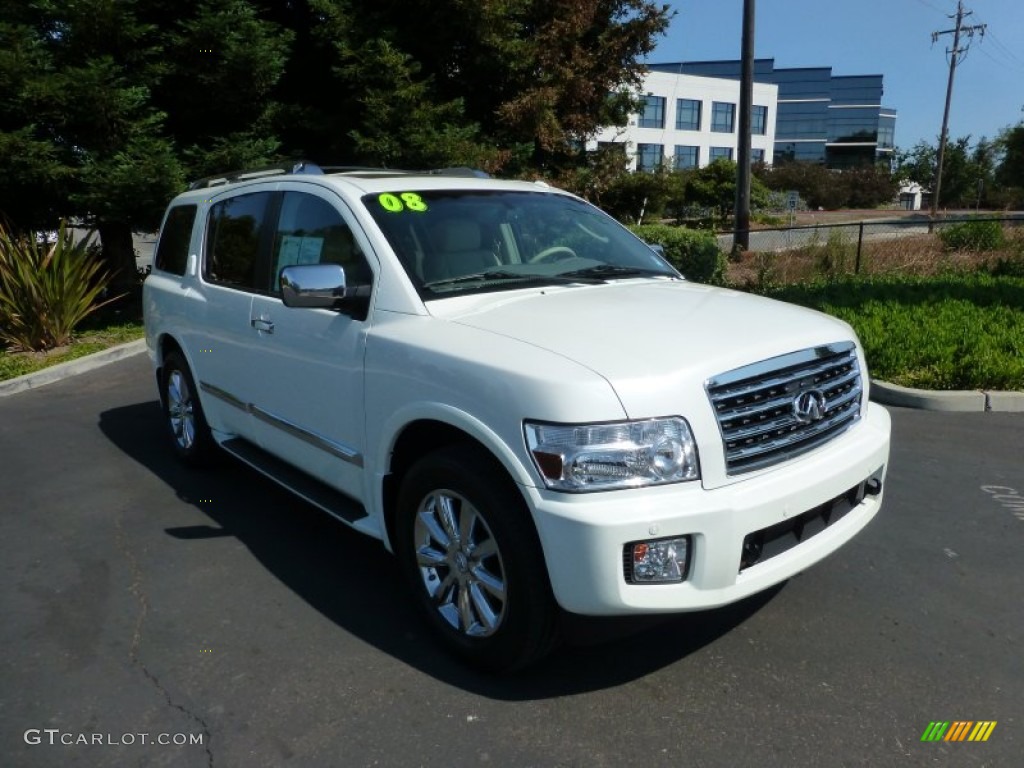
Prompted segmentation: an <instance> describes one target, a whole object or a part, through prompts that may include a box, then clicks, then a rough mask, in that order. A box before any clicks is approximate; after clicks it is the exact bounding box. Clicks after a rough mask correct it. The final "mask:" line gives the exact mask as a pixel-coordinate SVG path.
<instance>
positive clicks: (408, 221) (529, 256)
mask: <svg viewBox="0 0 1024 768" xmlns="http://www.w3.org/2000/svg"><path fill="white" fill-rule="evenodd" d="M363 204H364V205H366V207H367V209H368V210H369V211H370V213H371V214H372V215H373V218H374V219H375V220H376V222H377V224H378V225H379V226H380V228H381V230H382V231H383V232H384V235H385V236H386V237H387V239H388V242H389V243H390V244H391V247H392V248H393V249H394V251H395V253H396V254H398V258H399V259H400V260H401V262H402V265H403V266H404V267H405V270H406V272H408V274H409V276H410V278H411V279H412V281H413V283H414V284H415V285H416V287H417V289H418V290H419V291H420V295H421V296H423V297H424V298H427V299H429V298H440V297H442V296H451V295H453V294H458V293H469V292H479V291H495V290H504V289H509V288H519V287H523V286H524V285H526V284H533V283H548V284H554V283H576V284H580V283H594V282H605V281H607V280H617V279H624V278H630V277H649V276H663V277H673V278H678V277H679V273H678V272H676V271H675V270H674V269H673V268H672V267H671V266H669V264H668V263H667V262H665V260H664V259H662V258H661V257H660V256H659V255H658V254H656V253H655V252H654V251H653V250H652V249H651V248H650V247H649V246H647V245H645V244H644V243H643V242H642V241H640V240H639V239H637V238H636V237H635V236H634V235H633V234H632V233H631V232H629V231H628V230H627V229H625V228H624V227H622V226H621V225H620V224H619V223H618V222H616V221H615V220H614V219H612V218H611V217H609V216H607V215H605V214H604V213H602V212H601V211H599V210H597V209H596V208H594V207H593V206H590V205H588V204H586V203H584V202H581V201H579V200H576V199H575V198H571V197H566V196H565V195H560V194H556V193H551V192H540V191H538V192H532V191H524V192H507V191H500V192H498V191H454V190H435V191H429V192H428V191H407V190H396V191H395V192H393V193H385V194H373V195H367V196H365V197H364V198H363Z"/></svg>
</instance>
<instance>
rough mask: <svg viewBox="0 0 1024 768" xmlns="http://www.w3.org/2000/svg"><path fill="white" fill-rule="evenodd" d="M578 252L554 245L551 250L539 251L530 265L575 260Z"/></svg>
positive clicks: (531, 259) (564, 246)
mask: <svg viewBox="0 0 1024 768" xmlns="http://www.w3.org/2000/svg"><path fill="white" fill-rule="evenodd" d="M575 258H576V251H574V250H573V249H572V248H569V247H568V246H566V245H553V246H551V247H550V248H545V249H544V250H543V251H538V252H537V253H535V254H534V255H533V256H531V257H530V259H529V262H530V264H544V263H546V262H549V261H565V260H566V259H575Z"/></svg>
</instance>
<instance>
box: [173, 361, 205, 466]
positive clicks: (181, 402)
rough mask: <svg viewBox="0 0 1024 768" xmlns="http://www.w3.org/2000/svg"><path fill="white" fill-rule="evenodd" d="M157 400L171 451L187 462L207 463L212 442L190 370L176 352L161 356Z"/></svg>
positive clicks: (191, 463) (190, 463)
mask: <svg viewBox="0 0 1024 768" xmlns="http://www.w3.org/2000/svg"><path fill="white" fill-rule="evenodd" d="M160 401H161V406H162V409H163V415H164V424H165V425H166V427H167V434H168V436H169V437H170V439H171V447H172V448H173V449H174V453H175V454H176V455H177V457H178V458H179V459H180V460H181V461H182V462H184V463H185V464H188V465H190V466H204V465H207V464H208V463H209V462H210V461H211V459H212V458H213V454H214V448H215V443H214V441H213V436H212V435H211V434H210V427H209V425H207V423H206V416H205V415H204V414H203V406H202V404H201V403H200V402H199V395H198V390H197V389H196V385H195V381H194V380H193V379H192V372H191V371H190V370H189V368H188V364H187V363H186V362H185V359H184V357H183V356H182V354H181V353H180V352H171V353H169V354H168V355H167V357H166V358H164V366H163V369H162V370H161V374H160Z"/></svg>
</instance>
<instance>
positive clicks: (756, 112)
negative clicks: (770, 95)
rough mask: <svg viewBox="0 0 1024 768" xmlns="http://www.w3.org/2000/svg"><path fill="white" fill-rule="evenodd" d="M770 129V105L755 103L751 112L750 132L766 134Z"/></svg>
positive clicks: (756, 134)
mask: <svg viewBox="0 0 1024 768" xmlns="http://www.w3.org/2000/svg"><path fill="white" fill-rule="evenodd" d="M767 130H768V107H759V106H757V105H756V104H755V105H754V108H753V110H752V111H751V113H750V132H751V133H752V134H754V135H755V136H764V135H765V133H767Z"/></svg>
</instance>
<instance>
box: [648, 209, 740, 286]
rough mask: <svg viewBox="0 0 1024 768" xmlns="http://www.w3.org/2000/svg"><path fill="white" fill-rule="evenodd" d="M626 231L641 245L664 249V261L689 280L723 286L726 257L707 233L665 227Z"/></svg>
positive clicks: (713, 237) (712, 237)
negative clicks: (667, 261) (641, 241)
mask: <svg viewBox="0 0 1024 768" xmlns="http://www.w3.org/2000/svg"><path fill="white" fill-rule="evenodd" d="M629 229H630V231H632V232H633V234H635V235H636V236H637V237H639V238H640V239H641V240H643V241H644V242H646V243H650V244H651V245H661V246H662V247H664V249H665V257H666V258H667V259H668V260H669V262H670V263H671V264H672V266H673V267H675V268H676V269H678V270H679V271H680V272H682V273H683V275H684V276H685V277H686V278H687V279H688V280H693V281H694V282H696V283H710V284H711V285H723V284H724V283H725V266H726V263H725V254H724V253H722V251H721V250H719V248H718V241H717V240H716V239H715V236H714V235H713V234H711V233H710V232H700V231H698V230H694V229H684V228H683V227H670V226H668V225H667V224H635V225H631V226H630V227H629Z"/></svg>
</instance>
